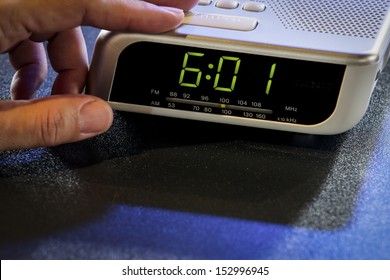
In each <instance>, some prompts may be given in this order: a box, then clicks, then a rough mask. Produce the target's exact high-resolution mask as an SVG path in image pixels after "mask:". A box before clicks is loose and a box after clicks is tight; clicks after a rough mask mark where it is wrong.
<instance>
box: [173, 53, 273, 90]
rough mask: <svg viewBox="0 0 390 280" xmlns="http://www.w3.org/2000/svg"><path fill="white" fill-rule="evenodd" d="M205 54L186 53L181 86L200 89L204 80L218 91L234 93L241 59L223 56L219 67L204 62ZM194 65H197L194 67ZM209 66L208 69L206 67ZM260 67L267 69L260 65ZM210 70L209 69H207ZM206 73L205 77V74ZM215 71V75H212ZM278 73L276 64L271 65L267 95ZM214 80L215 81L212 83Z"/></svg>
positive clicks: (180, 80)
mask: <svg viewBox="0 0 390 280" xmlns="http://www.w3.org/2000/svg"><path fill="white" fill-rule="evenodd" d="M204 56H205V54H204V53H201V52H186V53H185V54H184V58H183V63H182V69H181V71H180V76H179V85H180V86H182V87H189V88H198V87H199V86H200V85H201V83H202V81H203V80H206V81H210V82H211V83H209V85H210V86H212V87H213V89H214V90H216V91H222V92H233V91H234V89H235V88H236V83H237V80H238V72H239V70H240V66H241V58H239V57H235V56H221V57H219V60H218V65H217V67H215V65H214V64H213V62H207V63H206V61H204V60H199V59H201V58H203V59H204ZM192 65H196V67H193V66H192ZM205 65H207V67H205ZM260 67H267V66H266V65H265V66H262V65H260ZM207 68H208V69H207ZM204 71H205V72H206V73H205V75H203V74H204V73H203V72H204ZM210 71H213V72H214V73H215V75H212V73H210ZM275 71H276V63H273V64H272V65H271V68H270V71H269V74H268V77H267V78H268V81H267V83H266V85H265V94H266V95H269V94H270V93H271V88H272V81H273V78H274V75H275ZM212 79H214V81H212Z"/></svg>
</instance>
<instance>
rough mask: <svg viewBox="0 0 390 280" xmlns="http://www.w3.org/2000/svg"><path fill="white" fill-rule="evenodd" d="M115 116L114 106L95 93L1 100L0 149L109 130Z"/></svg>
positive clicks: (64, 140)
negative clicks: (27, 99)
mask: <svg viewBox="0 0 390 280" xmlns="http://www.w3.org/2000/svg"><path fill="white" fill-rule="evenodd" d="M112 120H113V112H112V109H111V107H110V106H109V105H108V103H106V102H105V101H103V100H101V99H99V98H97V97H94V96H86V95H76V94H75V95H56V96H50V97H47V98H42V99H33V100H29V101H26V100H21V101H0V131H1V133H0V151H1V150H11V149H23V148H34V147H43V146H55V145H59V144H64V143H70V142H75V141H79V140H83V139H86V138H89V137H92V136H95V135H97V134H100V133H103V132H105V131H106V130H107V129H108V128H109V127H110V126H111V124H112Z"/></svg>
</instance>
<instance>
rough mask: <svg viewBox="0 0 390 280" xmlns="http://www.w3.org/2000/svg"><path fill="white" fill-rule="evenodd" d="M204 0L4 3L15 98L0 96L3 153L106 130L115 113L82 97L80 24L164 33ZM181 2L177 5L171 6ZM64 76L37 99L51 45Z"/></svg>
mask: <svg viewBox="0 0 390 280" xmlns="http://www.w3.org/2000/svg"><path fill="white" fill-rule="evenodd" d="M197 1H198V0H148V2H144V1H140V0H110V1H107V0H96V1H92V0H77V1H76V0H67V1H58V0H19V1H15V0H0V53H4V52H8V54H9V59H10V62H11V64H12V66H13V67H14V68H15V70H16V72H15V75H14V78H13V80H12V83H11V88H10V93H11V97H12V100H5V101H0V131H1V133H0V151H1V150H10V149H21V148H33V147H40V146H54V145H59V144H63V143H70V142H75V141H79V140H83V139H86V138H89V137H92V136H95V135H97V134H100V133H103V132H104V131H106V130H107V129H108V128H109V127H110V126H111V124H112V119H113V113H112V109H111V108H110V106H109V105H108V104H107V103H106V102H105V101H103V100H101V99H99V98H97V97H94V96H89V95H88V96H87V95H81V94H79V93H81V92H82V90H83V88H84V86H85V82H86V77H87V74H88V57H87V51H86V47H85V42H84V38H83V35H82V32H81V29H80V26H81V25H89V26H94V27H97V28H103V29H109V30H120V31H135V32H144V33H159V32H164V31H168V30H170V29H173V28H175V27H177V26H178V25H179V24H180V23H181V21H182V19H183V16H184V14H183V10H188V9H190V8H191V7H192V6H194V5H195V4H196V3H197ZM172 7H176V8H172ZM44 41H47V55H48V58H49V59H50V62H51V65H52V67H53V69H54V70H55V71H56V72H57V73H58V76H57V77H56V79H55V82H54V84H53V87H52V92H51V94H52V95H51V96H49V97H45V98H39V99H32V97H33V95H34V93H35V92H36V90H37V89H38V88H39V86H40V84H41V83H42V82H43V80H44V79H45V77H46V74H47V71H48V70H47V61H46V50H45V47H44V45H43V43H42V42H44Z"/></svg>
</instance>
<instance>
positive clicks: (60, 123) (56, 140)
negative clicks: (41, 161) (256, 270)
mask: <svg viewBox="0 0 390 280" xmlns="http://www.w3.org/2000/svg"><path fill="white" fill-rule="evenodd" d="M43 118H44V119H43V120H42V121H41V126H40V127H41V129H40V133H39V137H40V139H41V141H42V143H43V144H44V145H45V146H55V145H58V144H60V143H61V142H62V141H63V139H62V137H61V135H63V132H62V131H63V130H64V129H65V127H66V120H65V117H64V116H63V114H61V113H60V112H57V111H49V112H48V114H45V116H43Z"/></svg>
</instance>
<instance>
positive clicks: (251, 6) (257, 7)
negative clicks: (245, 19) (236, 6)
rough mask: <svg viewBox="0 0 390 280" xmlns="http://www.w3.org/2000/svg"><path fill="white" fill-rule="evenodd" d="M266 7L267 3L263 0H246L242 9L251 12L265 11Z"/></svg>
mask: <svg viewBox="0 0 390 280" xmlns="http://www.w3.org/2000/svg"><path fill="white" fill-rule="evenodd" d="M265 8H266V5H265V4H264V3H262V2H254V1H251V2H246V3H244V5H243V6H242V9H243V10H245V11H249V12H263V11H264V10H265Z"/></svg>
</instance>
